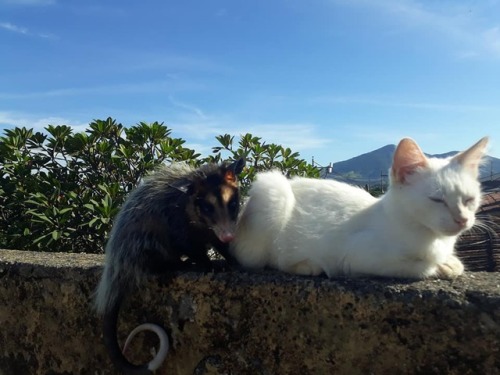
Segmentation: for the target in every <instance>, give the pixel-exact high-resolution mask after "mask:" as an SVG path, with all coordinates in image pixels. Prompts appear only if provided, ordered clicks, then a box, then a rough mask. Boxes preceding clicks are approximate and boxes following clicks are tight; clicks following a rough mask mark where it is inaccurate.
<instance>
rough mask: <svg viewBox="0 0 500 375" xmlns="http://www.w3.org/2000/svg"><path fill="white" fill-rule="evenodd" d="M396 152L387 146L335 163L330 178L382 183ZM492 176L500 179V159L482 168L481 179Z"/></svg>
mask: <svg viewBox="0 0 500 375" xmlns="http://www.w3.org/2000/svg"><path fill="white" fill-rule="evenodd" d="M395 150H396V145H387V146H384V147H382V148H379V149H377V150H374V151H371V152H368V153H366V154H362V155H359V156H356V157H354V158H351V159H348V160H344V161H340V162H337V163H334V164H333V174H331V175H329V176H328V177H329V178H335V179H339V180H346V181H348V182H352V183H357V184H364V183H368V182H370V181H371V182H375V181H380V179H381V178H386V176H385V175H387V173H388V171H389V168H390V167H391V164H392V157H393V155H394V151H395ZM457 153H458V151H450V152H446V153H444V154H437V155H428V154H426V155H427V156H430V157H439V158H444V157H449V156H453V155H455V154H457ZM492 175H493V178H497V179H499V178H500V159H497V158H494V157H490V156H487V157H486V159H485V163H484V165H483V167H482V168H481V178H482V179H487V178H489V177H491V176H492Z"/></svg>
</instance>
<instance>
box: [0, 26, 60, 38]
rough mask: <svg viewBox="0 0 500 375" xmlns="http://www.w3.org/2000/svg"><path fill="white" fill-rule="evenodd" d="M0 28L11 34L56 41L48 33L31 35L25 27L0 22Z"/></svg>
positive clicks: (53, 36)
mask: <svg viewBox="0 0 500 375" xmlns="http://www.w3.org/2000/svg"><path fill="white" fill-rule="evenodd" d="M0 28H2V29H4V30H7V31H11V32H13V33H17V34H22V35H26V36H36V37H39V38H43V39H56V38H57V37H56V36H55V35H53V34H49V33H32V32H30V31H29V30H28V29H27V28H26V27H22V26H17V25H14V24H12V23H10V22H0Z"/></svg>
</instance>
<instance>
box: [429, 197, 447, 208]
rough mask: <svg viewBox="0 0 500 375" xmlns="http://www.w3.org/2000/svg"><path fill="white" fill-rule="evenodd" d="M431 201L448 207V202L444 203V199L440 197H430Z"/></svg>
mask: <svg viewBox="0 0 500 375" xmlns="http://www.w3.org/2000/svg"><path fill="white" fill-rule="evenodd" d="M429 199H430V200H431V201H433V202H435V203H440V204H444V205H445V206H448V205H447V204H446V202H445V201H444V199H442V198H438V197H429Z"/></svg>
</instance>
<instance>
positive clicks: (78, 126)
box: [0, 111, 88, 133]
mask: <svg viewBox="0 0 500 375" xmlns="http://www.w3.org/2000/svg"><path fill="white" fill-rule="evenodd" d="M47 125H69V126H71V128H72V129H73V131H74V132H75V133H76V132H81V131H84V130H85V129H86V128H87V127H88V124H87V123H83V122H82V121H78V120H72V119H69V118H64V117H60V116H43V115H42V116H37V115H32V114H25V113H17V112H8V111H4V112H2V111H0V129H12V128H14V127H26V128H28V129H34V130H35V131H41V132H44V128H45V127H47Z"/></svg>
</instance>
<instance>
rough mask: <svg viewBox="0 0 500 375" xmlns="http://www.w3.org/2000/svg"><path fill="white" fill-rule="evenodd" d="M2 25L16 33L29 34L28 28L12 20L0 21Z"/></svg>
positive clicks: (0, 25) (3, 27)
mask: <svg viewBox="0 0 500 375" xmlns="http://www.w3.org/2000/svg"><path fill="white" fill-rule="evenodd" d="M0 27H1V28H2V29H5V30H8V31H12V32H14V33H18V34H23V35H29V32H28V29H27V28H25V27H20V26H16V25H13V24H11V23H10V22H0Z"/></svg>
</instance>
